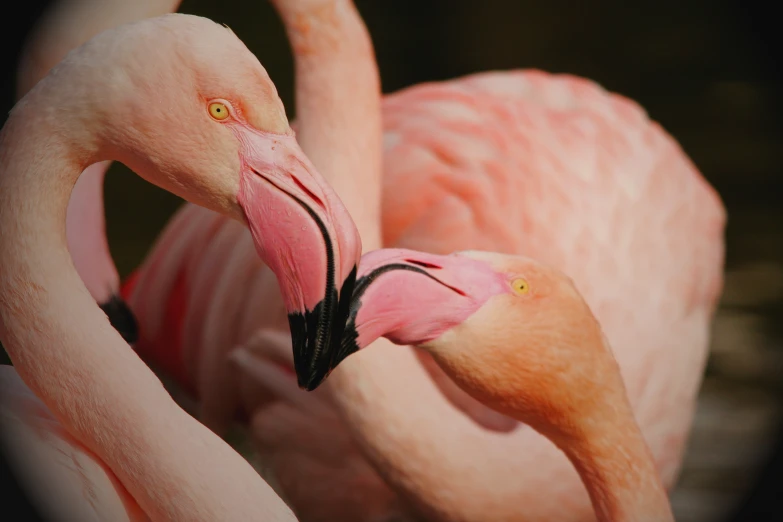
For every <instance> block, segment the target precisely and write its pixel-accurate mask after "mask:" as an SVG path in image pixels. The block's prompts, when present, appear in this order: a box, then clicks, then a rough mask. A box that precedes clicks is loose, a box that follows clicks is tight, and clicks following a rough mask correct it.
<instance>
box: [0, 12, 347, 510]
mask: <svg viewBox="0 0 783 522" xmlns="http://www.w3.org/2000/svg"><path fill="white" fill-rule="evenodd" d="M108 159H114V160H119V161H123V162H124V163H125V164H126V165H128V166H129V167H130V168H131V169H133V170H134V171H135V172H137V173H139V174H140V175H141V176H143V177H144V178H145V179H147V180H148V181H150V182H153V183H155V184H157V185H159V186H161V187H162V188H165V189H168V190H170V191H172V192H174V193H176V194H179V195H181V196H182V197H186V198H188V200H190V201H193V202H197V203H199V204H202V205H205V206H208V207H210V208H212V209H213V210H215V211H217V212H220V213H222V214H225V215H228V216H231V217H233V218H234V219H236V220H238V221H240V222H245V223H247V224H248V226H249V227H250V230H251V233H252V235H253V237H254V238H255V239H254V241H255V244H256V246H257V249H258V253H259V254H260V256H261V257H262V258H263V259H264V261H265V262H266V263H267V264H268V265H269V266H271V267H274V268H273V269H274V270H275V271H276V272H277V276H278V278H279V280H280V282H281V286H282V295H283V300H284V301H285V302H286V303H287V306H288V307H289V313H290V314H291V315H293V316H298V317H299V318H301V317H304V318H308V319H309V318H310V317H314V318H315V320H314V321H299V320H292V335H293V336H294V337H297V336H299V338H300V339H302V340H303V341H304V342H303V345H302V348H303V349H302V353H303V354H304V355H305V356H307V355H308V351H310V350H320V351H323V350H326V351H327V352H328V351H330V346H329V344H330V342H331V341H332V340H333V338H335V337H337V338H338V340H339V336H340V334H341V333H342V329H343V326H344V322H342V323H341V322H340V321H344V320H345V316H343V315H341V313H342V309H341V308H339V307H337V306H334V302H333V301H334V300H335V299H339V298H340V297H341V295H340V294H339V293H338V288H339V287H340V286H343V287H344V289H345V290H347V291H348V292H350V289H351V285H352V284H353V279H352V278H353V277H354V276H355V271H356V264H357V262H358V257H359V250H360V248H361V246H360V240H359V237H358V233H357V231H356V229H355V227H354V225H353V222H352V221H351V219H350V217H349V216H348V214H347V212H346V210H345V208H344V207H343V206H342V204H341V202H340V200H339V199H338V198H337V196H336V195H335V194H334V193H333V192H332V191H331V189H330V188H329V186H328V185H327V184H326V183H325V182H324V181H323V179H322V178H321V177H320V175H319V174H318V173H317V172H316V171H315V169H314V168H313V166H312V165H311V164H310V162H309V160H308V159H307V158H306V157H305V156H304V154H303V153H302V152H301V150H300V148H299V146H298V145H297V144H296V141H295V140H294V137H293V133H292V132H291V130H290V128H289V126H288V121H287V119H286V117H285V112H284V110H283V107H282V103H281V102H280V100H279V98H278V97H277V93H276V90H275V87H274V85H273V84H272V82H271V81H270V80H269V77H268V76H267V74H266V71H265V70H264V69H263V67H262V66H261V65H260V64H259V63H258V60H257V59H256V58H255V57H254V56H253V55H252V53H250V52H249V51H248V50H247V48H246V47H245V46H244V45H243V44H242V42H241V41H240V40H239V39H238V38H236V36H235V35H234V34H233V33H232V32H231V31H230V30H227V29H225V28H223V27H221V26H219V25H217V24H215V23H213V22H211V21H209V20H206V19H203V18H199V17H194V16H185V15H168V16H165V17H160V18H156V19H150V20H144V21H141V22H137V23H132V24H127V25H124V26H122V27H119V28H116V29H114V30H111V31H107V32H104V33H102V34H100V35H98V36H96V37H94V38H93V39H91V40H90V41H89V42H88V43H86V44H84V45H83V46H81V47H79V48H78V49H77V50H75V51H73V52H71V53H70V54H69V55H68V56H67V57H66V58H65V59H64V60H63V61H62V62H61V63H60V64H59V65H58V66H57V67H55V68H54V69H53V70H52V71H51V72H50V73H49V74H48V75H47V77H46V78H45V79H44V80H42V81H40V82H39V83H38V84H37V85H36V86H35V87H34V88H33V89H32V90H31V91H30V92H29V93H28V94H27V95H26V96H25V97H24V98H23V99H22V100H21V101H20V102H19V103H18V104H17V105H16V107H15V108H14V109H13V111H12V112H11V114H10V116H9V118H8V120H7V121H6V123H5V125H4V126H3V129H2V132H1V133H0V171H1V172H2V176H0V240H2V246H3V248H2V249H0V265H2V266H3V270H2V272H0V339H2V342H3V345H4V346H5V348H6V350H7V352H8V354H9V356H10V357H11V360H12V361H13V362H14V365H15V370H16V371H17V372H18V375H19V376H20V377H21V378H22V380H23V381H24V384H26V385H27V386H29V389H30V390H31V391H32V392H33V393H34V394H35V395H36V396H38V397H39V398H40V399H41V402H42V403H43V405H45V407H46V408H47V409H48V410H49V411H50V412H51V415H52V416H53V418H54V419H56V421H57V422H58V423H60V424H61V426H62V429H64V430H65V431H67V432H68V434H70V436H71V437H73V439H74V441H73V443H71V444H67V445H66V446H70V448H71V449H70V450H69V449H68V448H67V447H66V453H71V454H72V455H75V459H76V460H77V461H80V460H83V458H87V459H91V460H92V461H93V462H95V463H100V467H101V468H102V469H103V470H104V471H105V473H106V475H108V477H109V479H111V478H112V477H115V478H116V480H117V488H119V484H121V485H122V487H123V488H125V489H126V490H127V492H128V493H129V495H130V497H132V499H134V501H135V502H136V503H138V506H139V507H140V508H141V509H142V510H143V511H144V512H145V513H146V514H147V515H148V516H149V517H150V518H151V519H152V520H188V521H191V520H203V521H215V520H293V516H292V514H291V512H290V511H289V510H288V508H287V507H286V506H285V505H284V503H283V502H282V501H281V500H280V499H279V498H278V497H277V496H276V495H275V494H274V492H273V491H272V490H271V488H269V486H268V485H267V484H266V483H265V482H264V481H263V480H262V479H261V478H260V477H259V476H258V474H257V473H255V471H254V470H253V469H252V467H251V466H249V465H248V463H247V462H246V461H245V460H244V459H242V458H241V457H240V456H239V455H238V454H237V453H235V452H234V451H233V450H231V448H230V447H229V446H228V445H226V444H225V443H224V442H223V441H221V440H220V439H219V438H218V437H216V436H215V435H214V434H212V433H211V432H210V431H209V430H207V429H205V428H204V427H203V426H202V425H201V424H200V423H198V422H197V421H196V420H195V419H193V418H192V417H191V416H189V415H188V414H186V413H185V412H184V411H182V410H181V409H180V408H179V407H178V406H177V405H176V404H175V403H174V402H173V401H172V400H171V398H170V397H169V396H168V394H167V393H166V392H165V390H164V389H163V387H162V386H161V384H160V381H158V380H157V379H156V378H155V376H154V374H152V372H150V371H149V370H148V369H147V368H146V367H145V365H144V364H143V363H142V362H141V361H140V360H139V359H138V357H137V356H136V355H135V354H134V353H133V351H132V350H131V349H130V347H129V346H128V345H127V344H126V343H125V342H124V341H123V339H122V338H121V336H120V335H119V334H118V333H117V332H116V331H115V330H114V329H113V328H112V327H111V326H110V324H109V322H108V321H107V319H106V317H105V315H103V314H102V313H101V312H100V311H99V309H98V308H97V306H95V300H94V299H93V298H92V296H91V295H90V294H89V293H88V291H87V290H86V287H85V285H84V284H82V283H81V281H80V279H79V277H78V274H77V273H76V271H75V269H74V268H73V265H72V263H71V260H70V255H69V253H68V250H67V244H66V238H65V227H64V226H63V222H64V218H65V216H66V211H67V206H68V196H69V193H70V189H71V188H72V187H73V185H74V184H75V182H76V180H77V178H78V177H79V175H80V174H81V173H82V172H83V170H84V168H85V167H86V166H87V165H91V164H93V163H96V162H99V161H105V160H108ZM281 216H283V218H282V219H281ZM275 220H277V223H273V221H275ZM305 253H306V255H304V254H305ZM348 300H349V298H347V299H345V300H344V301H348ZM322 303H326V306H324V305H323V304H322ZM313 314H315V315H313ZM313 323H315V324H316V325H317V326H318V328H317V329H315V331H312V330H310V328H311V326H312V324H313ZM304 328H307V329H308V330H307V331H302V330H303V329H304ZM330 334H331V335H330ZM313 338H315V339H316V340H317V341H318V343H317V344H315V345H313V344H311V341H312V339H313ZM4 373H5V374H6V375H4V377H7V378H8V379H11V378H12V377H9V375H8V371H6V370H4ZM10 375H11V376H12V375H13V373H11V374H10ZM7 382H8V381H7ZM17 384H18V383H17ZM14 386H15V385H14V384H13V383H12V384H11V385H10V388H13V387H14ZM6 389H8V387H6V386H4V390H6ZM3 398H4V399H5V402H4V404H5V405H6V406H4V408H3V409H4V411H5V412H8V411H10V410H13V406H10V407H9V406H7V404H8V403H9V402H8V401H10V400H13V397H11V398H10V399H9V396H8V394H7V393H4V397H3ZM32 406H34V405H32ZM33 415H35V413H34V412H33ZM10 417H11V419H10V420H11V423H12V424H13V422H14V418H13V416H10ZM15 419H16V421H18V422H26V421H28V420H29V419H20V418H19V416H16V417H15ZM8 420H9V416H8V415H4V417H3V421H4V423H5V421H8ZM6 427H7V426H4V428H6ZM39 427H40V425H39ZM51 427H52V428H53V432H54V431H57V430H58V429H59V428H58V427H57V426H51ZM12 429H13V428H12ZM28 432H30V430H28ZM4 433H8V432H7V431H4ZM52 436H53V437H58V435H56V434H55V435H52ZM62 438H63V437H61V440H62ZM77 441H78V442H77ZM32 446H35V444H32ZM50 447H55V448H56V447H57V443H54V444H53V445H51V446H50ZM60 447H61V448H62V447H63V446H62V445H60ZM80 448H81V449H80ZM38 449H40V446H38ZM44 461H45V462H46V463H47V464H49V465H52V466H55V467H57V466H58V463H56V462H52V461H51V460H48V459H44ZM40 462H41V461H37V462H34V463H33V465H36V464H39V463H40ZM59 465H62V464H59ZM66 466H67V465H66ZM93 469H95V468H94V467H93ZM34 472H35V471H34ZM55 475H57V476H60V477H61V476H62V474H60V473H58V472H55ZM71 476H72V477H74V478H79V477H80V470H79V469H78V466H77V467H76V469H74V468H71ZM100 479H101V478H100V477H99V480H100ZM103 480H104V483H105V480H106V477H105V476H104V477H103ZM88 491H89V489H88ZM117 494H118V495H119V494H120V493H119V492H118V493H117ZM129 511H132V510H131V509H130V508H129ZM131 516H132V515H130V514H129V515H128V517H131Z"/></svg>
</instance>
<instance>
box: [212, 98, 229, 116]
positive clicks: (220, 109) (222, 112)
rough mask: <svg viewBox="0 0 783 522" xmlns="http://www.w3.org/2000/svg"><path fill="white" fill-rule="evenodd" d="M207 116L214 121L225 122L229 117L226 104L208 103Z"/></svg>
mask: <svg viewBox="0 0 783 522" xmlns="http://www.w3.org/2000/svg"><path fill="white" fill-rule="evenodd" d="M209 115H210V116H212V117H213V118H215V119H216V120H225V119H226V118H228V117H229V113H228V107H226V104H224V103H220V102H213V103H210V104H209Z"/></svg>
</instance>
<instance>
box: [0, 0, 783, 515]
mask: <svg viewBox="0 0 783 522" xmlns="http://www.w3.org/2000/svg"><path fill="white" fill-rule="evenodd" d="M129 1H130V0H129ZM48 3H49V2H41V1H28V2H25V5H24V6H21V7H20V10H16V9H15V12H14V19H13V21H12V19H11V17H10V16H6V17H4V23H3V30H2V31H0V32H2V35H1V37H2V38H3V39H4V40H6V39H7V42H4V45H3V46H2V50H3V52H4V54H5V56H4V62H3V70H4V71H5V73H4V77H3V78H4V79H3V82H2V85H1V86H0V88H2V91H1V92H0V95H1V96H2V101H1V103H2V105H1V106H0V109H2V111H3V113H4V114H6V113H7V111H8V110H9V109H10V108H11V107H12V105H13V101H14V75H15V73H16V66H17V63H16V60H17V58H18V53H19V48H20V46H21V43H22V40H23V38H24V35H25V34H26V33H27V31H28V30H29V29H30V27H31V25H32V24H33V23H34V21H35V19H36V18H37V17H38V16H39V15H40V13H41V12H42V10H43V8H44V7H45V6H46V5H47V4H48ZM356 3H357V6H358V8H359V10H360V11H361V14H362V15H363V16H364V19H365V22H366V24H367V26H368V27H369V30H370V33H371V35H372V37H373V41H374V44H375V49H376V53H377V57H378V61H379V65H380V70H381V76H382V81H383V89H384V92H391V91H394V90H397V89H399V88H402V87H406V86H408V85H412V84H415V83H419V82H423V81H430V80H444V79H449V78H453V77H456V76H460V75H464V74H468V73H472V72H477V71H483V70H489V69H510V68H538V69H543V70H547V71H552V72H567V73H571V74H576V75H581V76H585V77H588V78H590V79H593V80H595V81H597V82H598V83H600V84H601V85H603V86H604V87H605V88H607V89H609V90H611V91H615V92H618V93H621V94H623V95H626V96H628V97H630V98H633V99H635V100H636V101H638V102H639V103H640V104H641V105H642V106H643V107H645V108H646V109H647V111H648V112H649V114H650V115H651V117H652V118H653V119H654V120H657V121H659V122H660V123H661V124H662V125H663V127H664V128H666V129H667V130H668V131H669V132H670V133H671V134H673V135H674V137H675V138H676V139H677V140H678V141H679V142H680V143H681V145H682V146H683V148H684V149H685V151H686V152H687V153H688V154H689V155H690V157H691V158H692V159H693V161H694V162H695V163H696V165H697V166H698V167H699V169H700V170H701V171H702V172H703V173H704V175H705V176H706V178H707V179H708V180H709V181H710V182H711V183H712V184H713V185H714V186H715V187H716V188H717V189H718V191H719V192H720V195H721V196H722V198H723V201H724V203H725V205H726V207H727V208H728V214H729V221H728V229H727V260H726V271H727V272H726V286H725V292H724V295H723V298H722V301H721V306H720V309H719V311H718V313H717V316H716V320H715V324H714V333H713V342H712V351H711V356H710V360H709V365H708V368H707V375H706V378H705V381H704V385H703V389H702V393H701V397H700V404H699V409H698V412H697V415H696V419H695V425H694V428H693V434H692V437H691V441H690V445H689V450H688V453H687V456H686V459H685V463H684V467H683V471H682V474H681V478H680V481H679V485H678V487H677V489H676V491H675V492H674V494H673V505H674V511H675V516H676V518H677V520H678V521H679V522H714V521H724V520H734V519H736V520H743V521H744V520H747V521H763V520H783V515H780V514H779V513H780V511H779V509H780V508H779V507H778V506H777V505H776V504H777V503H779V502H780V500H783V476H781V473H780V471H779V468H780V464H777V463H776V461H775V460H774V459H773V456H774V457H775V459H778V460H781V459H783V456H781V455H777V456H775V455H773V452H774V451H775V449H774V448H775V444H776V443H777V442H776V440H777V438H783V437H778V433H777V432H778V431H779V429H778V426H780V423H779V419H780V417H781V415H780V414H781V411H783V408H782V407H783V401H781V399H780V397H781V391H783V386H782V385H783V380H781V378H780V376H781V374H782V373H783V371H782V370H783V323H780V322H778V320H779V319H781V317H783V234H781V229H782V228H783V205H781V202H780V198H781V196H782V195H783V190H781V189H782V188H783V176H782V175H781V167H783V159H782V158H781V156H782V155H783V121H782V120H781V115H783V111H781V101H780V82H781V75H780V65H779V64H780V61H779V56H778V55H777V54H776V52H775V50H776V49H777V47H778V45H779V41H778V40H779V37H778V35H777V31H778V23H777V20H778V18H777V17H776V16H775V14H776V13H775V11H776V9H775V7H774V4H773V3H771V2H770V3H769V4H768V5H766V4H764V3H762V2H758V3H748V2H742V3H740V2H735V3H716V2H714V1H706V0H681V1H674V0H657V1H655V2H652V1H649V2H637V3H631V2H625V1H623V0H600V1H599V0H596V1H594V2H590V3H585V4H584V5H583V6H577V5H576V4H577V3H576V2H564V1H548V2H531V1H522V0H492V1H489V0H485V1H483V2H476V1H468V0H459V1H457V0H450V1H445V0H443V1H432V0H430V1H426V0H395V1H393V2H392V1H386V2H381V1H377V0H357V2H356ZM180 12H186V13H193V14H199V15H202V16H206V17H209V18H211V19H213V20H215V21H218V22H223V23H226V24H228V25H229V26H231V28H232V29H233V30H234V32H235V33H237V35H238V36H239V37H240V38H241V39H242V40H244V41H245V43H246V44H247V45H248V47H249V48H250V50H251V51H253V52H254V53H255V54H256V55H257V56H258V58H259V60H260V61H261V63H263V64H264V66H265V67H266V69H267V70H268V72H269V74H270V76H271V77H272V80H273V81H274V82H275V83H276V85H277V87H278V90H279V92H280V95H281V97H282V99H283V101H284V103H285V104H286V107H287V110H288V114H289V118H291V119H293V117H294V116H295V111H294V107H293V64H292V58H291V53H290V51H289V48H288V43H287V40H286V39H285V34H284V31H283V28H282V25H281V23H280V21H279V20H278V18H277V16H276V14H275V12H274V11H273V10H272V8H271V6H270V5H269V4H268V3H267V2H265V1H263V0H254V1H252V2H248V1H240V0H221V1H215V0H184V1H183V2H182V5H181V7H180ZM20 13H24V14H20ZM8 14H10V12H9V13H8ZM180 204H181V201H180V200H178V199H177V198H175V197H173V196H171V195H170V194H168V193H165V192H163V191H161V190H159V189H157V188H155V187H153V186H151V185H149V184H147V183H146V182H144V181H142V180H141V179H140V178H137V177H135V176H133V175H132V174H130V173H129V172H128V171H127V169H125V168H124V167H123V166H122V165H118V164H115V165H114V166H112V168H111V171H110V174H109V176H108V177H107V186H106V209H107V216H108V234H109V241H110V244H111V248H112V252H113V254H114V257H115V260H116V262H117V265H118V267H119V269H120V273H121V274H122V275H127V274H128V273H129V272H130V270H131V269H133V268H134V267H135V266H137V265H138V263H139V262H140V261H141V260H142V258H143V257H144V255H145V253H146V252H147V249H148V248H149V247H150V245H151V243H152V241H153V239H154V238H155V235H156V233H157V232H158V231H159V230H160V229H161V228H162V227H163V225H164V223H165V222H166V220H167V219H168V217H169V216H170V215H171V214H172V212H173V211H174V209H175V208H176V207H177V206H178V205H180ZM1 269H2V267H0V270H1ZM760 479H761V480H762V482H763V483H762V482H759V480H760ZM754 487H755V488H756V489H755V490H754V489H753V488H754ZM10 491H11V490H8V489H5V493H9V492H10ZM748 501H749V502H748ZM14 520H26V519H25V518H17V519H14Z"/></svg>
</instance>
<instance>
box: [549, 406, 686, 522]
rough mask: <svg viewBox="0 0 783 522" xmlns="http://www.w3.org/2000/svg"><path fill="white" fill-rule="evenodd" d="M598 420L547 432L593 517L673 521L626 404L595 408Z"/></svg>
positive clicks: (614, 521) (609, 521) (618, 521)
mask: <svg viewBox="0 0 783 522" xmlns="http://www.w3.org/2000/svg"><path fill="white" fill-rule="evenodd" d="M600 418H601V422H600V423H598V424H594V425H592V426H591V427H590V428H588V429H584V430H580V431H579V432H578V433H577V434H576V435H572V436H568V437H552V440H553V441H554V442H555V444H557V446H558V447H559V448H560V449H561V450H563V452H564V453H565V454H566V456H567V457H568V458H569V460H570V461H571V463H572V464H573V465H574V467H575V468H576V471H577V472H578V473H579V476H580V478H581V479H582V482H583V483H584V485H585V488H587V491H588V493H589V494H590V500H591V502H592V504H593V509H594V510H595V513H596V516H597V518H598V520H599V522H645V521H650V522H666V521H673V520H674V517H673V515H672V511H671V506H670V503H669V499H668V497H667V494H666V491H665V489H664V487H663V484H662V482H661V479H660V477H659V474H658V471H657V469H656V467H655V463H654V460H653V457H652V454H651V453H650V450H649V448H648V447H647V444H646V442H645V440H644V437H643V436H642V433H641V430H640V429H639V427H638V425H637V424H636V421H635V420H634V417H633V412H632V410H631V408H630V406H629V405H625V406H621V407H607V408H603V409H602V410H601V414H600Z"/></svg>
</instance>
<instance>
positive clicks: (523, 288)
mask: <svg viewBox="0 0 783 522" xmlns="http://www.w3.org/2000/svg"><path fill="white" fill-rule="evenodd" d="M511 289H512V290H514V292H516V293H517V294H526V293H528V292H529V291H530V285H528V284H527V281H525V280H524V279H521V278H520V279H514V280H513V281H511Z"/></svg>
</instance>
